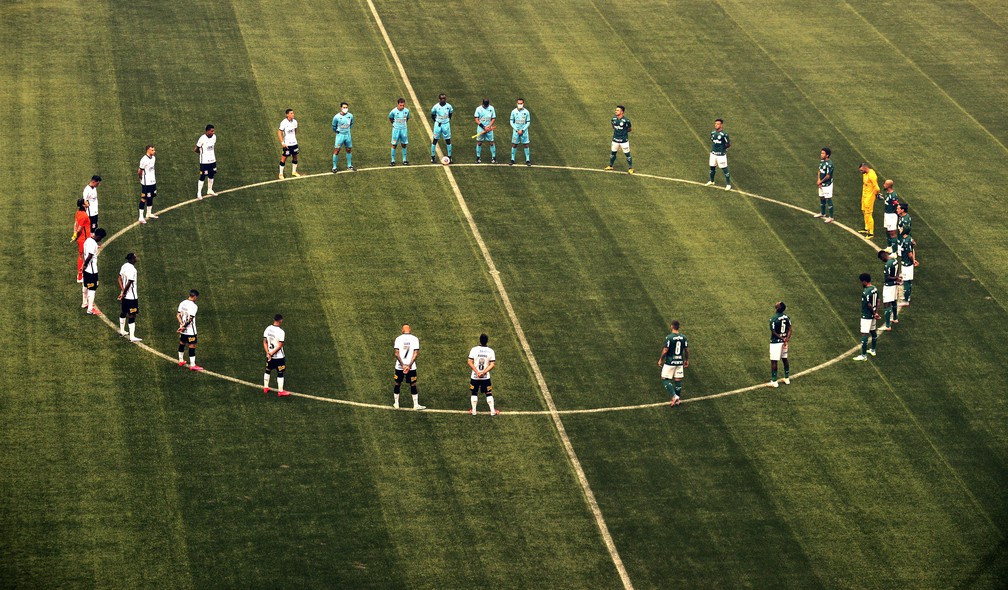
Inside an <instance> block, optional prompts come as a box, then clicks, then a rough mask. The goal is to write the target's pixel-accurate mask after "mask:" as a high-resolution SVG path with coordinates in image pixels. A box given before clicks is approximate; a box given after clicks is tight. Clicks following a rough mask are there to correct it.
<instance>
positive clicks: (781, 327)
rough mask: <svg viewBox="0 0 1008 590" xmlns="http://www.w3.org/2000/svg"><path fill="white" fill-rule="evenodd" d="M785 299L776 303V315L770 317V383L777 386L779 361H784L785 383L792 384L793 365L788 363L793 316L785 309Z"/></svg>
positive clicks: (769, 385)
mask: <svg viewBox="0 0 1008 590" xmlns="http://www.w3.org/2000/svg"><path fill="white" fill-rule="evenodd" d="M785 309H787V305H785V304H784V302H783V301H778V302H777V303H775V304H774V315H773V317H772V318H770V383H767V386H768V387H777V361H779V360H783V361H784V385H791V366H790V365H789V364H788V358H787V357H788V343H789V342H790V341H791V318H789V317H788V315H787V314H786V313H784V310H785Z"/></svg>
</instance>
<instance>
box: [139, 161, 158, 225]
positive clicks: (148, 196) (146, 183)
mask: <svg viewBox="0 0 1008 590" xmlns="http://www.w3.org/2000/svg"><path fill="white" fill-rule="evenodd" d="M155 152H156V150H155V149H154V146H152V145H148V146H147V148H146V152H145V153H144V156H143V157H142V158H140V167H139V168H137V176H138V177H139V178H140V203H139V204H138V205H137V209H138V210H139V211H138V217H139V219H137V221H139V222H140V223H147V219H157V218H158V216H157V215H154V213H152V211H151V210H152V209H153V208H154V197H156V196H157V177H156V176H155V174H154V163H155V160H157V156H155V155H154V154H155ZM145 206H146V207H147V219H144V207H145Z"/></svg>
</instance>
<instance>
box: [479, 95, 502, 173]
mask: <svg viewBox="0 0 1008 590" xmlns="http://www.w3.org/2000/svg"><path fill="white" fill-rule="evenodd" d="M473 117H474V118H475V119H476V163H477V164H480V163H482V160H480V156H482V155H483V142H484V141H487V142H489V143H490V163H491V164H496V163H497V145H496V144H494V134H493V130H494V129H495V128H496V127H497V125H496V123H497V109H495V108H494V107H493V105H491V104H490V99H489V98H484V99H483V104H481V105H480V106H478V107H476V112H475V113H474V114H473Z"/></svg>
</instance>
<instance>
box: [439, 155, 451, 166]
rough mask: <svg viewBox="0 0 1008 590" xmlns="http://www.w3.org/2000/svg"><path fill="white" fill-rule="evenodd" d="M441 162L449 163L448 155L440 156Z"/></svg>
mask: <svg viewBox="0 0 1008 590" xmlns="http://www.w3.org/2000/svg"><path fill="white" fill-rule="evenodd" d="M441 163H442V164H444V165H445V166H447V165H448V164H451V158H449V157H448V156H442V157H441Z"/></svg>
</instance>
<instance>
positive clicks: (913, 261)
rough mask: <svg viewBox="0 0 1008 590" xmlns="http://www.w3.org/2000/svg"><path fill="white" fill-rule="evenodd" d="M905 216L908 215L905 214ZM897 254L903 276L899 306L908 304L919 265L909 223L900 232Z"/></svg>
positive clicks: (901, 205) (903, 204)
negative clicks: (915, 270)
mask: <svg viewBox="0 0 1008 590" xmlns="http://www.w3.org/2000/svg"><path fill="white" fill-rule="evenodd" d="M906 206H907V205H906V203H900V207H899V209H902V208H903V207H906ZM906 217H910V216H909V215H907V216H906ZM899 255H900V263H901V264H902V268H901V269H900V276H901V277H902V278H903V301H900V302H899V307H906V306H908V305H910V291H911V290H912V289H913V281H914V269H915V268H916V267H917V266H919V265H920V262H918V260H917V242H915V241H914V239H913V238H912V237H910V224H909V223H908V224H907V225H906V227H904V228H903V233H901V234H900V243H899Z"/></svg>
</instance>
